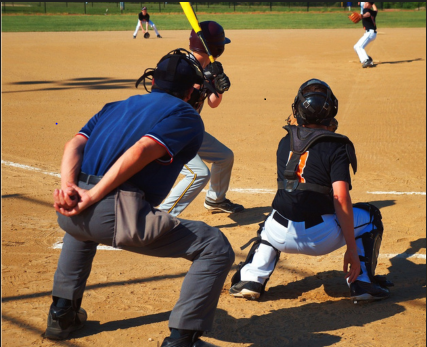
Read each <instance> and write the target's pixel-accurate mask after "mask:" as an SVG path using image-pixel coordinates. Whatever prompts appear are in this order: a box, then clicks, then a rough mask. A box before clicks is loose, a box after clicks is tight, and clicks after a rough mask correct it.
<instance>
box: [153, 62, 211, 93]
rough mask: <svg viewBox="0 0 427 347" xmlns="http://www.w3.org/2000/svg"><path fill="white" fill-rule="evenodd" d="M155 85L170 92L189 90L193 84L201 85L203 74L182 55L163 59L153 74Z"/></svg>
mask: <svg viewBox="0 0 427 347" xmlns="http://www.w3.org/2000/svg"><path fill="white" fill-rule="evenodd" d="M153 78H154V82H155V84H156V85H157V86H158V87H159V88H161V89H166V90H169V91H172V92H175V91H182V90H188V89H190V88H191V87H192V86H193V85H194V84H203V72H202V71H200V70H199V69H198V68H197V67H196V66H195V65H194V63H192V62H191V60H190V59H189V58H188V57H186V56H184V55H168V56H166V57H164V58H163V59H162V60H161V61H160V62H159V64H158V65H157V67H156V69H155V70H154V73H153Z"/></svg>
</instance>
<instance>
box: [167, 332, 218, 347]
mask: <svg viewBox="0 0 427 347" xmlns="http://www.w3.org/2000/svg"><path fill="white" fill-rule="evenodd" d="M201 335H202V334H201V333H200V332H198V331H188V330H176V329H172V333H171V336H169V337H167V338H165V339H164V341H163V343H162V345H161V347H217V346H215V345H212V344H210V343H207V342H204V341H202V340H200V339H199V337H200V336H201Z"/></svg>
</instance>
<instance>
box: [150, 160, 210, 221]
mask: <svg viewBox="0 0 427 347" xmlns="http://www.w3.org/2000/svg"><path fill="white" fill-rule="evenodd" d="M181 174H182V175H185V177H184V178H183V179H182V180H181V181H180V182H179V183H178V184H177V185H176V186H175V187H174V188H173V189H172V191H171V192H170V194H169V196H168V197H167V198H166V200H165V201H164V202H163V203H162V204H161V205H160V206H159V209H160V210H162V211H166V212H169V213H170V214H171V215H172V216H175V217H176V216H178V215H179V214H180V213H182V211H184V210H185V209H186V208H187V206H188V205H189V204H190V203H191V202H192V201H193V200H194V199H195V198H196V197H197V195H199V193H200V192H201V191H202V190H203V188H204V187H205V186H206V185H207V184H208V182H209V179H210V177H211V176H210V172H209V169H208V167H207V166H206V164H205V163H204V162H203V160H202V159H201V158H200V156H198V155H197V156H196V157H194V159H192V160H191V161H189V162H188V163H187V164H186V165H185V166H184V168H183V169H182V171H181Z"/></svg>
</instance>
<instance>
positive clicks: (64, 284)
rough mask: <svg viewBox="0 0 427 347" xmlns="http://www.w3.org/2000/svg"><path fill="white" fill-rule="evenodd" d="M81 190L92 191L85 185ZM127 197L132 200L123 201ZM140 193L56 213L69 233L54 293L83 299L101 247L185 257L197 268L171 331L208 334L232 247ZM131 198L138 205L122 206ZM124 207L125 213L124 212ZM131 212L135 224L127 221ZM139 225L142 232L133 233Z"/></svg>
mask: <svg viewBox="0 0 427 347" xmlns="http://www.w3.org/2000/svg"><path fill="white" fill-rule="evenodd" d="M79 186H80V187H82V188H84V189H90V188H91V187H92V186H91V185H87V184H85V183H82V182H79ZM123 193H124V195H126V194H127V195H128V196H127V197H126V196H125V197H124V198H123V199H122V198H120V194H121V195H122V197H123V196H124V195H123ZM140 193H142V192H139V193H138V192H136V191H131V192H129V191H128V190H126V191H122V190H119V189H118V190H116V191H113V192H112V193H110V194H109V195H108V196H106V197H105V198H104V199H103V200H101V201H100V202H98V203H97V204H95V205H93V206H91V207H89V208H88V209H87V210H85V211H83V212H82V213H81V214H79V215H77V216H74V217H65V216H63V215H60V214H58V223H59V225H60V227H61V228H62V229H63V230H65V231H66V234H65V236H64V244H63V248H62V251H61V255H60V257H59V261H58V268H57V270H56V272H55V277H54V284H53V292H52V295H53V296H57V297H61V298H65V299H69V300H78V299H80V298H82V297H83V292H84V290H85V286H86V281H87V279H88V277H89V274H90V271H91V267H92V261H93V258H94V256H95V253H96V247H97V245H98V244H100V243H101V244H105V245H109V246H111V245H113V246H117V247H119V248H121V249H124V250H128V251H131V252H135V253H140V254H145V255H150V256H156V257H171V258H178V257H180V258H185V259H188V260H190V261H192V262H193V264H192V265H191V267H190V270H189V271H188V273H187V275H186V276H185V279H184V282H183V284H182V289H181V294H180V297H179V300H178V302H177V303H176V305H175V307H174V308H173V310H172V313H171V316H170V319H169V327H170V328H176V329H185V330H197V331H208V330H210V329H211V328H212V324H213V319H214V314H215V310H216V307H217V304H218V300H219V296H220V294H221V290H222V288H223V285H224V282H225V279H226V277H227V274H228V272H229V270H230V268H231V266H232V264H233V262H234V252H233V250H232V248H231V245H230V243H229V242H228V240H227V238H226V237H225V236H224V235H223V234H222V232H221V231H220V230H219V229H216V228H213V227H210V226H208V225H207V224H205V223H203V222H195V221H189V220H178V219H176V218H174V217H172V216H171V215H169V214H167V213H165V212H162V211H159V210H156V209H154V208H152V207H151V205H149V204H148V203H147V202H145V201H144V200H143V199H141V196H142V195H141V194H140ZM118 197H119V198H118ZM129 197H130V199H134V200H135V201H137V202H136V203H135V204H134V205H135V206H131V207H130V208H128V206H125V205H126V204H127V203H126V202H124V201H125V199H127V198H129ZM131 204H132V203H131ZM121 205H122V207H123V206H124V208H123V209H124V210H126V209H127V211H124V212H123V211H120V209H121V208H122V207H121ZM124 214H128V215H127V216H123V215H124ZM130 214H132V216H133V218H134V219H133V221H132V220H130V219H128V220H126V221H124V219H126V218H129V217H130ZM117 216H119V217H117ZM119 219H120V220H119ZM135 221H136V224H135V225H137V226H138V228H136V229H135V230H132V225H131V224H132V223H133V222H135ZM124 229H126V230H124Z"/></svg>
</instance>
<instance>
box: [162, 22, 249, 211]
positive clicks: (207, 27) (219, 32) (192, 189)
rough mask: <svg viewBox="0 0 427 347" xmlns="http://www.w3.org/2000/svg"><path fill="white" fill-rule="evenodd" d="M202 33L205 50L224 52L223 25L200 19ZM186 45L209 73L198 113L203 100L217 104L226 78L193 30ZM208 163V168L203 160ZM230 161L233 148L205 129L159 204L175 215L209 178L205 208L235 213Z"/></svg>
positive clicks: (216, 54)
mask: <svg viewBox="0 0 427 347" xmlns="http://www.w3.org/2000/svg"><path fill="white" fill-rule="evenodd" d="M200 27H201V28H202V31H203V34H204V36H205V38H206V41H207V44H208V47H209V50H210V51H211V53H212V55H213V57H214V58H215V59H217V58H218V57H219V56H221V54H222V53H223V52H224V49H225V45H226V44H228V43H230V42H231V41H230V39H228V38H226V37H225V33H224V29H223V28H222V26H221V25H219V24H218V23H217V22H214V21H206V22H201V23H200ZM190 49H191V51H192V53H193V54H194V56H195V57H196V59H197V60H198V61H199V62H200V64H201V65H202V66H203V68H206V74H207V75H209V76H210V79H211V83H210V88H207V87H208V86H207V85H205V86H201V89H200V96H199V98H198V100H197V102H196V105H195V108H196V110H197V111H198V112H199V113H200V112H201V111H202V109H203V105H204V103H205V101H207V103H208V105H209V106H210V107H212V108H215V107H218V106H219V104H220V103H221V101H222V98H223V93H224V92H225V91H227V90H228V88H229V87H230V80H229V78H228V77H227V75H226V74H225V73H224V70H223V68H222V65H221V63H219V62H217V61H215V63H214V64H210V61H209V56H208V55H207V53H206V50H205V48H204V47H203V44H202V42H201V40H200V39H199V37H198V36H197V34H196V33H195V32H194V30H193V31H192V32H191V34H190ZM203 161H205V162H208V163H212V168H211V171H209V168H208V167H207V166H206V164H205V163H204V162H203ZM233 164H234V154H233V152H232V151H231V150H230V149H229V148H228V147H227V146H225V145H224V144H223V143H221V142H220V141H218V140H217V139H216V138H215V137H213V136H212V135H211V134H209V133H208V132H205V135H204V138H203V143H202V146H201V147H200V150H199V152H198V155H197V156H196V157H195V158H194V159H193V160H191V161H190V162H189V163H188V164H187V165H185V166H184V169H183V170H182V172H181V174H183V175H185V177H184V178H183V179H182V180H181V181H180V182H179V183H178V184H177V186H176V187H175V188H174V189H173V190H172V191H171V193H170V195H169V196H168V198H167V199H166V200H165V201H164V202H163V204H162V205H161V206H160V207H159V208H160V209H161V210H163V211H168V212H169V213H170V214H172V215H173V216H178V215H179V214H180V213H181V212H182V211H183V210H184V209H185V208H186V207H187V206H188V205H189V204H190V203H191V202H192V201H193V200H194V199H195V198H196V197H197V195H198V194H199V193H200V192H201V191H202V189H203V188H204V187H205V186H206V184H207V183H208V182H209V179H210V186H209V190H208V192H207V193H206V199H205V203H204V206H205V208H207V209H209V210H213V211H223V212H228V213H235V212H240V211H243V209H244V208H243V206H242V205H238V204H235V203H233V202H231V201H230V200H228V199H227V198H226V193H227V191H228V188H229V185H230V179H231V171H232V169H233Z"/></svg>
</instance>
